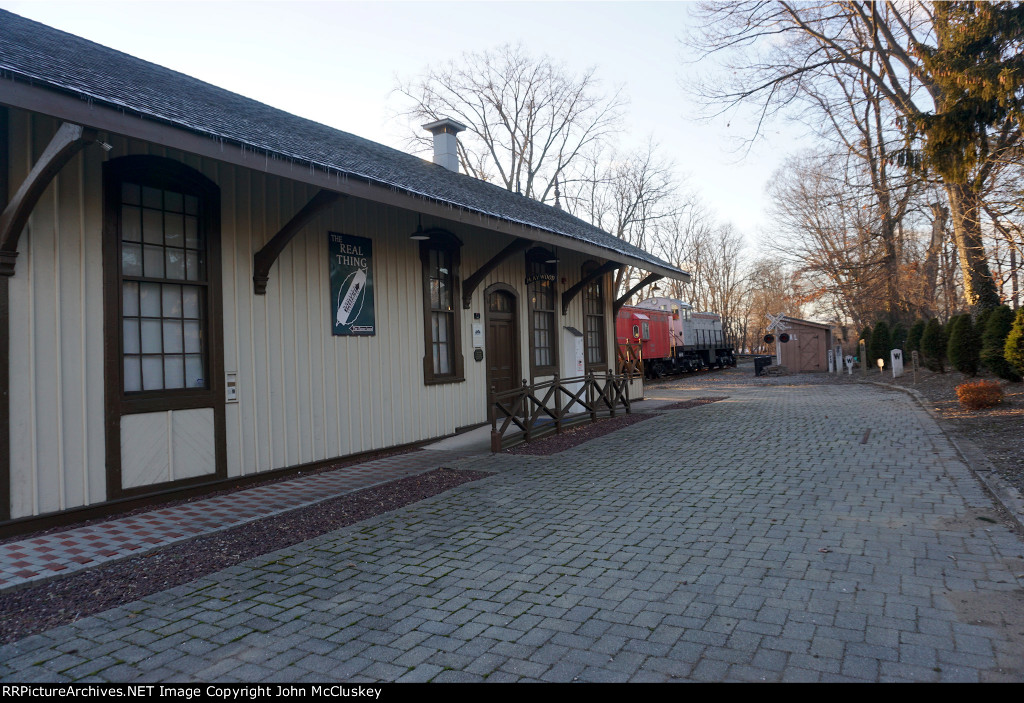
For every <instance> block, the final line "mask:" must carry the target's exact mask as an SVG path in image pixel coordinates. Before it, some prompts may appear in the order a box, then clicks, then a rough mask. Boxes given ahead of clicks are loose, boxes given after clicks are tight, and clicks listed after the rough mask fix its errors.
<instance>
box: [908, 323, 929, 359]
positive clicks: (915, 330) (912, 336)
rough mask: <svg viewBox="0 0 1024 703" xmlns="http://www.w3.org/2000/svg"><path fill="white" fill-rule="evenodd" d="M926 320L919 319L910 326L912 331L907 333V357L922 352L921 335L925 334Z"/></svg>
mask: <svg viewBox="0 0 1024 703" xmlns="http://www.w3.org/2000/svg"><path fill="white" fill-rule="evenodd" d="M924 324H925V323H924V320H921V319H917V320H915V321H914V324H912V325H911V326H910V331H909V332H907V349H906V352H907V355H908V356H909V355H910V353H911V352H920V351H921V335H922V334H924Z"/></svg>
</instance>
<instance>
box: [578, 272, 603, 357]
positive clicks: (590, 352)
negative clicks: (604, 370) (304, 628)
mask: <svg viewBox="0 0 1024 703" xmlns="http://www.w3.org/2000/svg"><path fill="white" fill-rule="evenodd" d="M596 268H597V264H596V263H594V262H592V261H589V262H587V263H586V264H584V265H583V277H584V278H586V277H587V276H589V275H590V274H592V273H593V272H594V270H595V269H596ZM583 336H584V342H583V346H584V357H585V361H586V365H587V368H590V367H597V366H604V363H605V332H604V276H599V277H597V278H595V279H594V280H593V281H591V282H590V283H589V284H587V285H586V286H584V288H583Z"/></svg>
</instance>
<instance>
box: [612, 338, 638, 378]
mask: <svg viewBox="0 0 1024 703" xmlns="http://www.w3.org/2000/svg"><path fill="white" fill-rule="evenodd" d="M615 361H616V368H617V371H618V373H619V374H622V375H625V376H643V375H644V359H643V354H642V349H641V347H640V345H639V344H629V343H626V344H620V345H618V346H617V347H616V348H615Z"/></svg>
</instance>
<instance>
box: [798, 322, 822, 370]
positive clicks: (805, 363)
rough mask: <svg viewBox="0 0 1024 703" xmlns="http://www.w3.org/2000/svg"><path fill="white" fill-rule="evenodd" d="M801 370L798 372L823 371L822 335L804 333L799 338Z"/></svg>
mask: <svg viewBox="0 0 1024 703" xmlns="http://www.w3.org/2000/svg"><path fill="white" fill-rule="evenodd" d="M798 344H799V350H800V368H799V369H798V371H821V370H822V364H821V353H822V348H821V334H820V333H819V332H814V333H813V334H812V333H806V332H805V333H804V334H801V335H800V336H799V341H798Z"/></svg>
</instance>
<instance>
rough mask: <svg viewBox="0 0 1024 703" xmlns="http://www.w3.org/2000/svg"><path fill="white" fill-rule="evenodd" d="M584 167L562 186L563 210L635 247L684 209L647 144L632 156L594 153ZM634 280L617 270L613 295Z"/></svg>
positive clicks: (668, 170)
mask: <svg viewBox="0 0 1024 703" xmlns="http://www.w3.org/2000/svg"><path fill="white" fill-rule="evenodd" d="M585 163H586V165H587V169H586V170H585V171H578V172H577V174H576V175H575V177H574V178H573V179H572V180H568V181H567V182H566V184H565V188H564V193H565V199H564V200H565V207H566V208H567V209H568V210H569V211H570V212H571V213H572V214H574V215H576V216H577V217H579V218H581V219H584V220H587V221H588V222H590V223H591V224H593V225H594V226H595V227H600V228H601V229H603V230H605V231H606V232H610V233H612V234H614V235H615V236H616V237H618V238H619V239H622V240H624V241H627V242H629V243H630V244H632V245H634V246H636V247H639V248H641V249H649V248H651V245H652V244H653V243H654V242H653V240H654V239H655V238H656V233H658V232H662V231H664V230H665V229H666V228H667V227H668V226H670V223H671V222H672V221H674V219H675V218H676V217H677V215H678V214H679V213H680V212H682V211H683V209H684V205H685V202H686V200H685V199H684V198H681V196H680V192H681V191H680V184H679V182H678V181H677V179H676V177H675V176H674V174H673V171H674V169H673V165H672V164H671V163H670V162H668V161H665V160H664V159H662V158H661V157H660V156H659V154H658V150H657V145H655V144H654V143H653V142H648V143H647V145H646V147H645V148H643V149H639V150H637V151H634V152H632V153H619V152H616V151H614V150H612V149H604V150H595V151H594V152H592V153H589V154H587V158H586V160H585ZM637 275H638V272H637V271H635V270H634V269H632V268H630V267H625V268H621V269H619V270H618V272H617V273H616V276H615V285H614V289H615V290H616V291H617V294H621V293H623V292H625V291H626V290H628V289H629V288H630V287H631V286H632V282H633V281H634V280H635V279H636V277H637Z"/></svg>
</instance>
